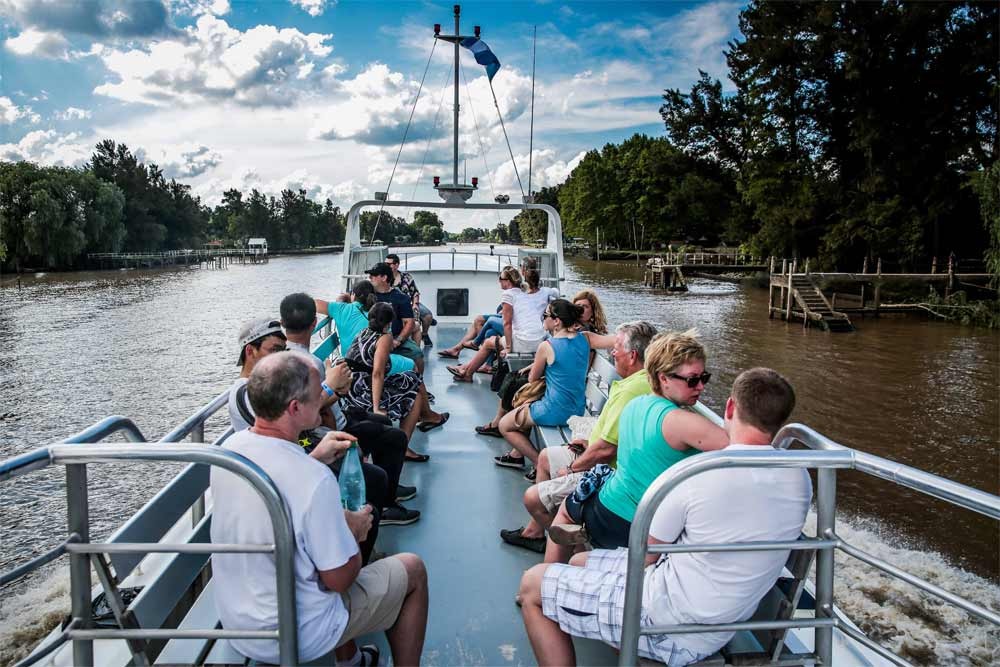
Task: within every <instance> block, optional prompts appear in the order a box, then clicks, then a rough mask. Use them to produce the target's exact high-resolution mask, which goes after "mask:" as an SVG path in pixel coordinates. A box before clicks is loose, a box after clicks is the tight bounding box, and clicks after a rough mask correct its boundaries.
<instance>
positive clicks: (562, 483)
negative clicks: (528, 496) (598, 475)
mask: <svg viewBox="0 0 1000 667" xmlns="http://www.w3.org/2000/svg"><path fill="white" fill-rule="evenodd" d="M553 467H554V466H553ZM556 470H558V468H556ZM581 477H583V473H582V472H571V473H570V474H568V475H563V476H562V477H556V478H555V479H548V480H545V481H544V482H539V483H538V484H537V485H536V486H537V487H538V500H539V501H540V502H541V503H542V506H543V507H545V511H546V512H548V513H549V514H555V512H556V510H558V509H559V506H560V505H562V502H563V501H564V500H566V498H568V497H569V496H570V494H571V493H573V491H575V490H576V485H577V484H579V483H580V478H581Z"/></svg>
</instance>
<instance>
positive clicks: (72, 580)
mask: <svg viewBox="0 0 1000 667" xmlns="http://www.w3.org/2000/svg"><path fill="white" fill-rule="evenodd" d="M66 504H67V516H68V518H69V521H68V523H69V532H70V534H73V533H76V534H77V535H79V536H80V541H81V542H89V541H90V509H89V506H88V500H87V464H85V463H79V464H73V465H67V466H66ZM69 584H70V609H71V612H70V613H71V614H72V616H73V619H74V620H76V621H77V622H78V627H79V628H81V629H88V628H90V621H91V618H90V587H91V581H90V558H89V557H88V556H87V554H70V557H69ZM73 664H74V665H78V666H79V667H91V666H92V665H93V664H94V642H93V641H92V640H89V639H74V640H73Z"/></svg>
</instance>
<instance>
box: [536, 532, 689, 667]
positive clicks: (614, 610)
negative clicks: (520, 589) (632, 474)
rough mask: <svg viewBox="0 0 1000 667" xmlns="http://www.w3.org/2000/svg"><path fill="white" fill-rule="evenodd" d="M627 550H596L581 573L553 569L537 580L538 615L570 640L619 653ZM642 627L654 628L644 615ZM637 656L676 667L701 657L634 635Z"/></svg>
mask: <svg viewBox="0 0 1000 667" xmlns="http://www.w3.org/2000/svg"><path fill="white" fill-rule="evenodd" d="M627 560H628V549H615V550H614V551H609V550H607V549H595V550H593V551H591V552H589V553H588V557H587V563H586V565H585V566H584V567H576V566H573V565H563V564H561V563H553V564H552V565H549V566H548V568H547V569H546V570H545V575H544V576H543V577H542V613H543V614H545V616H546V617H548V618H550V619H552V620H553V621H555V622H556V623H558V624H559V627H560V628H562V630H563V632H566V633H568V634H570V635H573V636H574V637H583V638H585V639H596V640H598V641H602V642H604V643H605V644H610V645H611V646H614V647H615V648H618V647H619V645H620V644H621V637H622V614H623V610H624V607H625V573H626V568H627ZM640 624H641V625H642V626H649V625H653V623H652V621H651V620H650V618H649V616H648V615H647V614H646V612H645V610H643V612H642V614H641V616H640ZM639 655H641V656H642V657H644V658H650V659H652V660H658V661H660V662H664V663H666V664H667V665H668V667H680V666H681V665H687V664H690V663H692V662H696V661H697V660H700V659H702V658H705V657H707V656H706V655H700V654H698V653H694V652H692V651H689V650H688V649H686V648H681V647H679V646H677V644H676V643H675V641H674V640H673V639H672V638H671V637H670V636H669V635H639Z"/></svg>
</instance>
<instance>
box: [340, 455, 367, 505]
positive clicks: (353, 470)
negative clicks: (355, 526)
mask: <svg viewBox="0 0 1000 667" xmlns="http://www.w3.org/2000/svg"><path fill="white" fill-rule="evenodd" d="M337 481H338V483H339V484H340V502H341V503H342V504H343V506H344V509H348V510H351V511H352V512H356V511H358V510H359V509H361V508H362V507H364V504H365V476H364V473H363V472H362V471H361V455H360V454H359V452H358V445H357V443H355V444H352V445H351V448H350V449H348V450H347V454H346V455H345V456H344V462H343V463H342V464H341V466H340V477H339V478H338V480H337Z"/></svg>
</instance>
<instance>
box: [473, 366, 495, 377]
mask: <svg viewBox="0 0 1000 667" xmlns="http://www.w3.org/2000/svg"><path fill="white" fill-rule="evenodd" d="M476 372H477V373H483V374H485V375H493V367H492V366H487V365H486V364H483V365H482V366H480V367H479V370H477V371H476Z"/></svg>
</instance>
